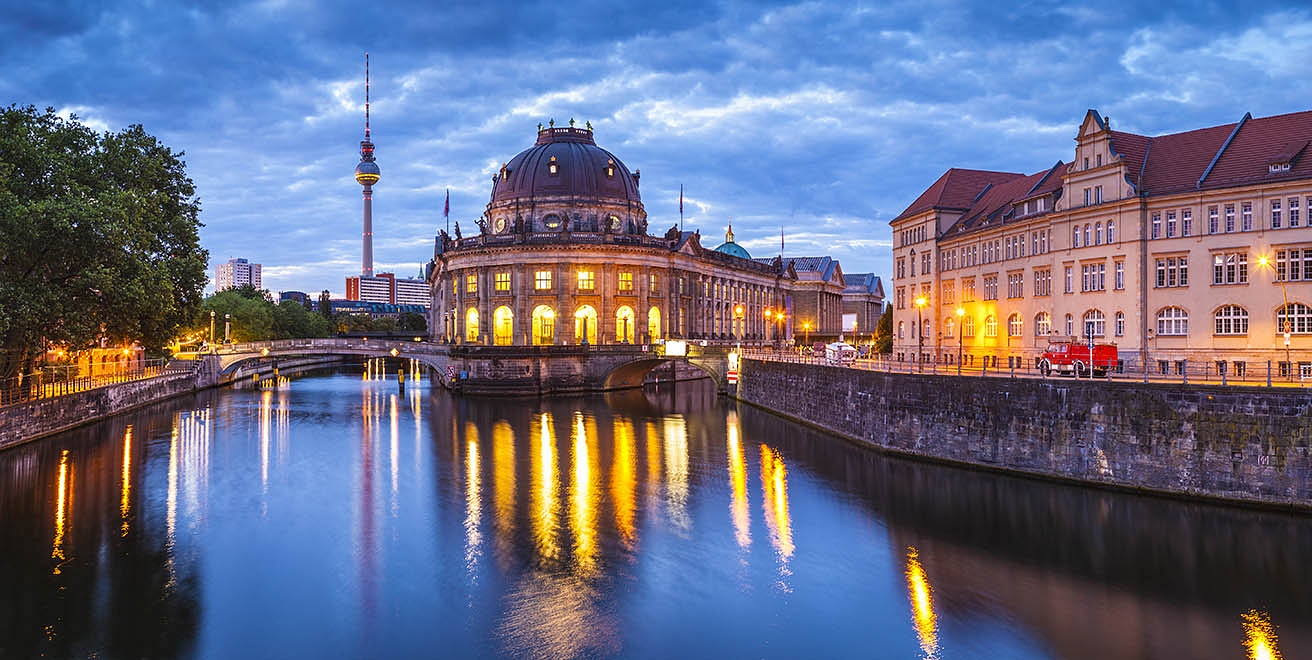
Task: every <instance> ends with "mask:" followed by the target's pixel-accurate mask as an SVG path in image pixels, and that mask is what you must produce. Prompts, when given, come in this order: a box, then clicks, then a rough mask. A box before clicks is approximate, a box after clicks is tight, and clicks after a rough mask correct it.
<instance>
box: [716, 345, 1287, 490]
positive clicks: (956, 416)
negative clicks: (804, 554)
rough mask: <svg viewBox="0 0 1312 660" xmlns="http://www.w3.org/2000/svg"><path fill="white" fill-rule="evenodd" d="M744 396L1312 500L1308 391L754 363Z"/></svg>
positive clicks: (777, 408) (803, 410)
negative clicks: (873, 370) (911, 372)
mask: <svg viewBox="0 0 1312 660" xmlns="http://www.w3.org/2000/svg"><path fill="white" fill-rule="evenodd" d="M737 396H738V397H739V398H740V399H742V400H744V401H746V402H748V403H751V404H754V405H757V406H760V407H763V408H767V409H769V410H771V411H774V412H776V413H779V414H781V415H783V416H785V417H789V418H792V419H795V420H797V421H801V422H804V423H807V424H811V425H814V426H817V427H820V428H822V429H824V430H826V431H829V432H832V433H836V434H838V435H841V436H845V437H847V438H850V439H852V440H856V441H858V442H860V443H863V444H867V445H870V446H873V447H876V448H878V449H881V450H886V451H890V452H895V453H899V454H908V455H914V456H920V457H924V458H930V459H935V460H942V461H949V462H955V463H964V464H969V465H974V466H982V467H986V468H992V469H1000V470H1006V471H1009V472H1019V473H1024V474H1030V475H1036V476H1044V477H1054V478H1060V479H1071V480H1078V481H1082V482H1088V483H1095V484H1100V485H1105V486H1114V487H1120V488H1130V489H1141V490H1149V491H1156V492H1163V493H1171V494H1178V495H1190V496H1201V497H1211V498H1220V499H1225V500H1232V501H1241V502H1247V503H1257V504H1263V505H1279V506H1284V507H1293V508H1298V509H1304V510H1309V511H1312V450H1310V449H1309V440H1310V439H1312V396H1309V394H1308V393H1307V392H1306V391H1304V390H1302V389H1301V388H1299V389H1294V388H1288V389H1286V388H1275V389H1266V388H1259V387H1220V386H1208V385H1202V386H1194V385H1190V386H1183V385H1169V384H1155V383H1148V384H1144V383H1137V382H1127V381H1111V382H1108V381H1075V380H1067V379H1052V378H1050V379H1047V380H1040V379H1028V378H1007V377H980V376H964V377H963V376H955V375H928V374H888V373H881V372H871V371H862V370H858V369H846V368H839V367H828V366H821V365H803V364H790V363H782V362H762V361H758V360H746V361H745V362H744V365H743V368H742V374H741V377H740V382H739V386H738V393H737Z"/></svg>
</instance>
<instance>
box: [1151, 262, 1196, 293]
mask: <svg viewBox="0 0 1312 660" xmlns="http://www.w3.org/2000/svg"><path fill="white" fill-rule="evenodd" d="M1180 286H1189V258H1188V257H1162V258H1159V259H1158V260H1157V288H1169V287H1180Z"/></svg>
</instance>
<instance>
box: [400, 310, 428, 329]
mask: <svg viewBox="0 0 1312 660" xmlns="http://www.w3.org/2000/svg"><path fill="white" fill-rule="evenodd" d="M396 329H397V330H402V331H405V332H428V319H426V318H424V315H423V314H416V313H414V312H401V318H399V319H397V321H396Z"/></svg>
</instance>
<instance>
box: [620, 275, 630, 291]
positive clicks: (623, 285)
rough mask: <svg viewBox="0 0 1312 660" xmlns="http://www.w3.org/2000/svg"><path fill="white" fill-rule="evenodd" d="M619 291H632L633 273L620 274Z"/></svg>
mask: <svg viewBox="0 0 1312 660" xmlns="http://www.w3.org/2000/svg"><path fill="white" fill-rule="evenodd" d="M619 290H620V291H633V273H620V283H619Z"/></svg>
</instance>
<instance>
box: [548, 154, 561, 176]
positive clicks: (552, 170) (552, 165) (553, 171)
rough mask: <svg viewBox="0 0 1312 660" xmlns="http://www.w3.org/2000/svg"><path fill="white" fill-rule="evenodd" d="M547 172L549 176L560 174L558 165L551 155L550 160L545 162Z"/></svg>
mask: <svg viewBox="0 0 1312 660" xmlns="http://www.w3.org/2000/svg"><path fill="white" fill-rule="evenodd" d="M547 174H550V175H551V176H556V175H557V174H560V165H558V164H557V163H556V157H555V156H552V157H551V161H550V162H548V163H547Z"/></svg>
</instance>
